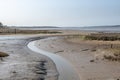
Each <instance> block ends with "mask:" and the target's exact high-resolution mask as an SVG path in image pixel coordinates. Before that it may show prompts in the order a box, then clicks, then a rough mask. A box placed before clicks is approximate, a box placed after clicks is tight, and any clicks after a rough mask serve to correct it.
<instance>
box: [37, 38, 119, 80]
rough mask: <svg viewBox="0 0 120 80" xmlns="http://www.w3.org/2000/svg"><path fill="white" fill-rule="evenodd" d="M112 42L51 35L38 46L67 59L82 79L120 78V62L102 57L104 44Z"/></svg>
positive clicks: (117, 79)
mask: <svg viewBox="0 0 120 80" xmlns="http://www.w3.org/2000/svg"><path fill="white" fill-rule="evenodd" d="M104 43H105V44H106V43H108V44H109V43H110V42H104V41H83V40H79V39H78V38H64V37H51V38H46V39H42V40H39V41H37V42H36V46H37V47H39V48H40V49H43V50H45V51H49V52H52V53H54V54H57V55H60V56H62V57H64V58H65V59H67V60H68V61H69V62H70V63H71V64H72V65H73V66H74V68H75V70H76V72H77V73H78V74H79V77H80V80H119V79H120V75H119V74H120V67H119V66H120V63H119V62H115V61H108V60H104V59H103V58H101V54H102V53H104V50H101V49H102V47H104V45H101V46H98V45H100V44H104Z"/></svg>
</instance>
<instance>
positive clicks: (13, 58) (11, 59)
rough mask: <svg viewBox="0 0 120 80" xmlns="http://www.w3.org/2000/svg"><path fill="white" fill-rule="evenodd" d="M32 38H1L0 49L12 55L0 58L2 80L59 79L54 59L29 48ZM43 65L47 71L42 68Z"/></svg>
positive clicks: (0, 78)
mask: <svg viewBox="0 0 120 80" xmlns="http://www.w3.org/2000/svg"><path fill="white" fill-rule="evenodd" d="M17 37H19V36H17ZM31 39H32V38H19V39H12V38H11V39H2V38H1V39H0V51H2V52H6V53H8V54H9V55H10V56H8V57H6V58H3V61H1V60H0V80H57V78H58V72H57V70H56V66H55V64H54V63H53V62H52V60H51V59H50V58H48V57H46V56H43V55H41V54H38V53H35V52H32V51H31V50H29V49H28V48H27V44H28V42H29V41H30V40H31ZM33 40H34V38H33ZM44 61H46V62H44ZM43 67H44V68H45V69H46V71H44V70H41V69H40V68H43ZM46 73H47V74H46Z"/></svg>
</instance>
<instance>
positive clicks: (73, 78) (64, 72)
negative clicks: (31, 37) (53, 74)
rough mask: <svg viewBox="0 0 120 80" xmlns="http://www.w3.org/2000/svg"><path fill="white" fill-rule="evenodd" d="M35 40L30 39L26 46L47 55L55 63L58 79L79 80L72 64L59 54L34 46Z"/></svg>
mask: <svg viewBox="0 0 120 80" xmlns="http://www.w3.org/2000/svg"><path fill="white" fill-rule="evenodd" d="M35 42H36V41H32V42H30V43H29V44H28V48H30V49H31V50H32V51H34V52H37V53H40V54H43V55H45V56H48V57H49V58H51V59H52V60H53V62H54V63H55V64H56V67H57V70H58V72H59V80H80V79H79V76H78V74H77V73H76V71H75V70H74V68H73V66H72V65H71V64H70V63H69V62H68V61H67V60H65V59H64V58H62V57H61V56H58V55H56V54H53V53H50V52H47V51H44V50H41V49H39V48H37V47H36V46H35Z"/></svg>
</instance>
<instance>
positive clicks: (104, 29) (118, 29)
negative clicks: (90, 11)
mask: <svg viewBox="0 0 120 80" xmlns="http://www.w3.org/2000/svg"><path fill="white" fill-rule="evenodd" d="M20 29H23V30H25V29H29V30H84V31H98V32H120V27H59V28H38V27H37V28H35V27H29V28H20Z"/></svg>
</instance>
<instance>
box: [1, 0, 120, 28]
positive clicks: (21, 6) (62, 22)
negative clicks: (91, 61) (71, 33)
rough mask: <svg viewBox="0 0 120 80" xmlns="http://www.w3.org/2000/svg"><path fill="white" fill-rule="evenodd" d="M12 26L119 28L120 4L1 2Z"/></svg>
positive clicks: (113, 0)
mask: <svg viewBox="0 0 120 80" xmlns="http://www.w3.org/2000/svg"><path fill="white" fill-rule="evenodd" d="M0 21H1V22H2V23H3V24H5V25H9V26H13V25H14V26H59V27H81V26H99V25H120V0H0Z"/></svg>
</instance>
